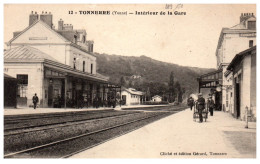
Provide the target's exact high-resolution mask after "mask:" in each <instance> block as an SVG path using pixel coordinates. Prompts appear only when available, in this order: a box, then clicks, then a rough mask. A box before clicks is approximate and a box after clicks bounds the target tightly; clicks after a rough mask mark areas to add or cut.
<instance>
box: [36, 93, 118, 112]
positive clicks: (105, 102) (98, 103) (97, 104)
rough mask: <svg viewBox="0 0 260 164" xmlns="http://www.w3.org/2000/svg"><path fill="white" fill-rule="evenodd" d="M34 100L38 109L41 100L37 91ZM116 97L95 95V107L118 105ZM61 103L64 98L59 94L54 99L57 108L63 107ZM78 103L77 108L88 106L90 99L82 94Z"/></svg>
mask: <svg viewBox="0 0 260 164" xmlns="http://www.w3.org/2000/svg"><path fill="white" fill-rule="evenodd" d="M32 102H33V108H34V109H36V107H37V103H38V102H39V98H38V96H37V94H36V93H35V95H34V96H33V98H32ZM116 102H117V101H116V99H115V98H111V99H109V100H106V99H105V100H103V101H102V100H101V98H100V97H99V98H98V97H95V98H94V99H93V107H94V108H99V107H100V106H104V107H113V108H115V107H116ZM61 104H62V99H61V97H60V95H58V96H57V97H56V98H55V101H54V107H56V108H61ZM74 104H75V105H76V108H83V107H88V106H89V101H88V98H87V97H86V96H85V97H84V96H80V97H78V99H77V101H76V103H74Z"/></svg>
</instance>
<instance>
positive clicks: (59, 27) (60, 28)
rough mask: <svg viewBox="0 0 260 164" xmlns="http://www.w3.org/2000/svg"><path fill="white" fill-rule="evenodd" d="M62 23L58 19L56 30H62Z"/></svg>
mask: <svg viewBox="0 0 260 164" xmlns="http://www.w3.org/2000/svg"><path fill="white" fill-rule="evenodd" d="M63 23H64V22H63V20H62V19H60V20H59V21H58V30H63V26H64V24H63Z"/></svg>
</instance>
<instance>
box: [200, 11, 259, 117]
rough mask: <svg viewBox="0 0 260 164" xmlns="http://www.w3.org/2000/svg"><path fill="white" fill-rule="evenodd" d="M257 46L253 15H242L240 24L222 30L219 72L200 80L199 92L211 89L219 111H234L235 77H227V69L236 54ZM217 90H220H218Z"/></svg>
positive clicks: (218, 54)
mask: <svg viewBox="0 0 260 164" xmlns="http://www.w3.org/2000/svg"><path fill="white" fill-rule="evenodd" d="M255 45H256V17H255V15H254V14H253V13H242V14H241V16H240V23H239V24H237V25H235V26H233V27H231V28H223V29H222V30H221V33H220V36H219V40H218V45H217V48H216V58H217V68H218V70H217V71H214V72H210V73H208V74H205V75H201V76H200V77H199V78H198V81H199V91H200V89H201V88H210V89H211V92H210V94H212V95H213V96H214V97H216V99H215V102H216V103H217V104H219V105H217V108H218V109H219V110H223V111H226V112H230V113H232V111H234V104H233V102H234V101H233V99H234V88H233V87H232V84H233V75H232V72H231V74H228V76H225V73H226V71H227V67H228V65H229V64H230V62H231V61H232V59H233V58H234V57H235V55H236V54H238V53H240V52H241V51H244V50H246V49H248V48H250V47H253V46H255ZM216 88H220V89H217V90H216Z"/></svg>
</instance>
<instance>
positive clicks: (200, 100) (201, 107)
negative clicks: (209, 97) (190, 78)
mask: <svg viewBox="0 0 260 164" xmlns="http://www.w3.org/2000/svg"><path fill="white" fill-rule="evenodd" d="M198 97H199V98H198V100H197V104H198V112H199V118H200V123H201V122H203V117H202V112H203V110H204V109H205V99H204V98H203V96H202V93H199V94H198Z"/></svg>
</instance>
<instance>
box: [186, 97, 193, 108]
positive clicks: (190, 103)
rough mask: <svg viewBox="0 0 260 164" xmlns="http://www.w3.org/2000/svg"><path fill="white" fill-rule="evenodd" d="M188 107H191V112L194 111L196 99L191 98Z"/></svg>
mask: <svg viewBox="0 0 260 164" xmlns="http://www.w3.org/2000/svg"><path fill="white" fill-rule="evenodd" d="M187 104H188V106H189V107H190V110H192V107H193V106H194V99H193V98H192V97H190V98H189V99H188V103H187Z"/></svg>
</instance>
